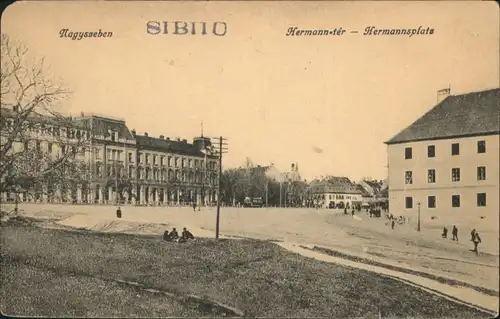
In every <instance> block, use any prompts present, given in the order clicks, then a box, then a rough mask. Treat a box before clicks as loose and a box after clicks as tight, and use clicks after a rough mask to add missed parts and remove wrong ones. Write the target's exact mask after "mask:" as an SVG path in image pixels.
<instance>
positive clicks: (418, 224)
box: [417, 202, 420, 231]
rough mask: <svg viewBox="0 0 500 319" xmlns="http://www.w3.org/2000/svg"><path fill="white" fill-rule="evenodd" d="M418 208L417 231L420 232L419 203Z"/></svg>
mask: <svg viewBox="0 0 500 319" xmlns="http://www.w3.org/2000/svg"><path fill="white" fill-rule="evenodd" d="M417 206H418V220H417V231H420V202H418V203H417Z"/></svg>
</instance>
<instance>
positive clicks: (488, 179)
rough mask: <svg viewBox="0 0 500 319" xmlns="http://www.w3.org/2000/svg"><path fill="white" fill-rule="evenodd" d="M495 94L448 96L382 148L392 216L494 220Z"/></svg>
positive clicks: (498, 101)
mask: <svg viewBox="0 0 500 319" xmlns="http://www.w3.org/2000/svg"><path fill="white" fill-rule="evenodd" d="M499 117H500V89H493V90H487V91H482V92H474V93H469V94H462V95H455V96H448V97H446V98H445V99H444V100H442V101H441V102H440V103H438V104H437V105H436V106H435V107H434V108H432V109H431V110H430V111H428V112H427V113H426V114H424V115H423V116H422V117H420V118H419V119H417V120H416V121H415V122H414V123H413V124H411V125H410V126H408V127H407V128H405V129H404V130H403V131H401V132H400V133H399V134H397V135H396V136H394V137H393V138H392V139H390V140H389V141H387V142H386V144H387V145H388V146H387V150H388V165H389V209H390V212H391V213H392V214H396V215H406V216H414V217H415V216H417V214H418V209H420V210H421V216H422V218H430V217H432V216H436V217H439V216H452V217H453V218H456V219H457V220H464V219H462V218H464V217H465V219H469V218H471V217H472V218H476V217H477V218H480V217H482V218H485V217H490V218H493V220H494V221H495V222H496V221H497V220H498V214H499V211H500V209H499V165H500V164H499V163H500V159H499V148H500V145H499V141H500V139H499V134H500V123H499Z"/></svg>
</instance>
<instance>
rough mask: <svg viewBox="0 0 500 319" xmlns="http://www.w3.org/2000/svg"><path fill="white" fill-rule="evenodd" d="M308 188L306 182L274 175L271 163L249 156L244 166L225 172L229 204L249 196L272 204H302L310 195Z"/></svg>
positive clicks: (224, 190) (224, 191)
mask: <svg viewBox="0 0 500 319" xmlns="http://www.w3.org/2000/svg"><path fill="white" fill-rule="evenodd" d="M280 184H281V185H280ZM307 191H308V189H307V184H306V182H304V181H290V180H286V179H285V178H279V177H278V178H276V177H273V176H270V174H268V168H267V167H261V166H255V165H254V164H253V163H252V161H251V160H250V159H248V158H247V160H246V162H245V164H244V166H243V167H242V168H233V169H229V170H226V171H224V172H223V173H222V176H221V199H222V201H223V202H225V203H227V204H229V205H236V204H237V203H240V204H242V203H243V201H244V199H245V197H262V198H263V200H264V203H265V202H266V199H267V204H268V205H269V206H279V205H280V204H281V205H283V206H284V205H286V206H298V205H302V204H303V201H304V200H306V199H307V198H308V193H307ZM280 194H281V197H280Z"/></svg>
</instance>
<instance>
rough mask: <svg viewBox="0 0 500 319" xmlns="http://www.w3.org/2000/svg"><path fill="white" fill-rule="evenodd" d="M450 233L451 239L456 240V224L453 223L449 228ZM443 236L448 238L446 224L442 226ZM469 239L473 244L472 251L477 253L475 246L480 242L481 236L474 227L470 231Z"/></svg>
mask: <svg viewBox="0 0 500 319" xmlns="http://www.w3.org/2000/svg"><path fill="white" fill-rule="evenodd" d="M451 235H452V240H453V241H455V240H456V241H458V228H457V226H455V225H453V228H452V230H451ZM441 237H443V238H445V239H446V238H448V228H446V226H445V227H444V228H443V234H442V235H441ZM470 237H471V238H470V240H471V241H472V243H473V244H474V249H473V250H472V251H473V252H475V253H476V255H478V254H479V251H478V250H477V246H478V245H479V244H480V243H481V237H480V236H479V233H478V232H477V231H476V229H473V230H472V231H471V232H470Z"/></svg>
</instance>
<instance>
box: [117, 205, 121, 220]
mask: <svg viewBox="0 0 500 319" xmlns="http://www.w3.org/2000/svg"><path fill="white" fill-rule="evenodd" d="M116 217H118V218H122V210H121V209H120V207H118V209H117V210H116Z"/></svg>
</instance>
